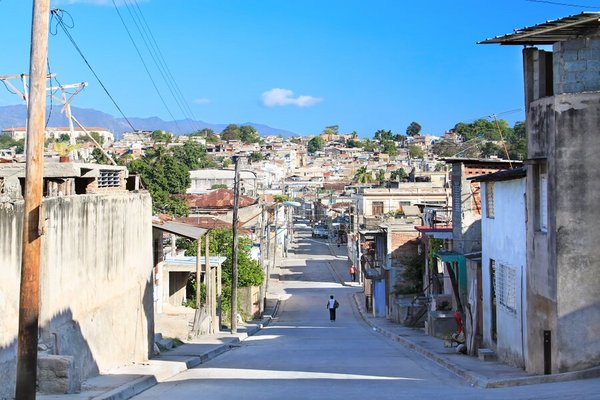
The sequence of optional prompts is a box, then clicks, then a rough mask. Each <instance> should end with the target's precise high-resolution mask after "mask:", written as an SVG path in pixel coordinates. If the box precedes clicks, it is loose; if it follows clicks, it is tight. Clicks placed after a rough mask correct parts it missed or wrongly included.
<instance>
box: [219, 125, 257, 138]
mask: <svg viewBox="0 0 600 400" xmlns="http://www.w3.org/2000/svg"><path fill="white" fill-rule="evenodd" d="M221 139H223V140H241V141H242V142H244V143H258V142H260V135H259V134H258V132H257V131H256V129H255V128H254V127H253V126H250V125H242V126H237V125H236V124H229V125H227V126H226V127H225V129H223V132H221Z"/></svg>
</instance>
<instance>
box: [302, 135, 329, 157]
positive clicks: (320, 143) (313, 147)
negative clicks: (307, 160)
mask: <svg viewBox="0 0 600 400" xmlns="http://www.w3.org/2000/svg"><path fill="white" fill-rule="evenodd" d="M323 147H325V141H324V140H323V138H322V137H321V136H315V137H314V138H312V139H310V140H309V141H308V145H307V146H306V150H307V151H308V152H309V153H310V154H314V153H316V152H317V151H320V150H323Z"/></svg>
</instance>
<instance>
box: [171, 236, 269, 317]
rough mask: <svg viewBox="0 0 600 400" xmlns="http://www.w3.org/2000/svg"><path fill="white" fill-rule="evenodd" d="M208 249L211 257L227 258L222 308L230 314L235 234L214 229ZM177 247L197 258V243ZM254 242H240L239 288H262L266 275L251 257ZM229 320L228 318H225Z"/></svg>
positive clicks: (181, 243)
mask: <svg viewBox="0 0 600 400" xmlns="http://www.w3.org/2000/svg"><path fill="white" fill-rule="evenodd" d="M208 243H209V245H208V247H209V252H210V254H211V255H214V256H222V257H226V259H225V261H224V262H223V265H222V267H223V268H222V272H223V275H222V281H221V282H222V284H223V295H222V303H221V304H222V306H223V311H224V312H225V314H229V311H230V307H229V305H230V304H231V275H232V270H233V268H232V265H233V264H232V259H233V257H232V255H233V233H232V231H231V229H213V230H211V231H209V239H208ZM177 246H178V247H180V248H185V249H186V251H185V255H186V256H197V249H198V247H197V242H196V241H193V242H192V241H189V240H186V241H178V242H177ZM251 247H252V240H250V238H248V237H245V236H241V237H239V241H238V287H248V286H260V285H262V283H263V281H264V279H265V275H264V272H263V269H262V268H261V266H260V265H259V263H258V261H256V260H253V259H252V258H251V257H250V248H251ZM229 315H231V314H229ZM224 320H227V318H224Z"/></svg>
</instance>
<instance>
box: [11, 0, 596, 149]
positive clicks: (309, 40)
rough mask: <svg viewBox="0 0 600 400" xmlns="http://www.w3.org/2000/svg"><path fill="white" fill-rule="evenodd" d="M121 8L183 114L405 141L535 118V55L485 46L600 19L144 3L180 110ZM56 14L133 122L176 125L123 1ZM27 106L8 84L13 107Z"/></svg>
mask: <svg viewBox="0 0 600 400" xmlns="http://www.w3.org/2000/svg"><path fill="white" fill-rule="evenodd" d="M580 3H581V2H580ZM583 3H585V4H587V5H588V6H596V5H598V6H600V0H599V1H598V4H592V3H587V2H583ZM117 4H120V6H119V11H120V12H121V13H122V15H123V17H124V19H125V20H126V23H127V25H128V27H129V29H130V30H131V32H132V34H133V35H134V37H135V38H136V39H137V40H136V42H137V43H138V46H139V47H140V51H141V52H142V54H144V55H145V59H146V62H147V64H148V68H149V69H150V71H151V72H152V75H153V77H154V79H155V81H156V84H157V86H158V87H159V90H160V92H161V94H162V96H163V98H164V100H165V102H166V104H167V106H168V108H169V109H170V111H171V114H173V116H174V117H175V118H176V119H183V118H185V113H187V114H188V115H189V114H191V115H193V116H194V117H196V118H197V119H200V120H203V121H206V122H210V123H244V122H256V123H263V124H267V125H270V126H272V127H277V128H281V129H286V130H290V131H293V132H296V133H299V134H306V135H309V134H318V133H320V132H321V131H322V129H323V128H324V127H325V126H328V125H339V126H340V130H341V131H342V132H350V131H357V132H358V133H359V134H360V135H361V136H362V137H371V136H372V135H373V133H374V132H375V131H376V130H378V129H389V130H392V131H393V132H395V133H404V132H405V131H406V127H407V126H408V125H409V124H410V122H411V121H417V122H419V123H420V124H421V125H422V127H423V131H422V133H425V134H434V135H440V134H442V133H443V132H444V131H445V130H447V129H450V128H452V127H453V126H454V125H455V124H456V123H457V122H460V121H464V122H469V121H472V120H474V119H476V118H479V117H485V116H488V115H490V114H494V113H496V114H499V113H502V112H505V111H509V110H515V109H521V111H519V112H514V113H510V114H506V115H505V118H506V119H508V120H509V121H510V122H511V124H512V123H513V122H514V121H515V120H521V119H523V118H524V113H523V111H522V109H523V87H522V67H521V48H520V47H518V46H499V45H477V44H476V42H477V41H480V40H483V39H485V38H489V37H492V36H496V35H500V34H505V33H508V32H511V31H512V30H513V29H514V28H522V27H524V26H531V25H535V24H538V23H541V22H543V21H546V20H550V19H557V18H561V17H563V16H567V15H571V14H577V13H580V12H582V11H591V10H590V9H585V8H582V7H570V6H562V5H555V4H549V3H547V2H532V1H526V0H505V1H483V0H472V1H471V0H468V1H413V2H405V1H402V0H369V1H365V0H253V1H249V0H212V1H207V0H145V1H140V0H137V4H138V6H139V8H140V9H141V10H142V12H143V16H144V18H145V20H146V21H147V23H148V25H149V26H150V28H151V30H152V35H153V36H154V37H155V39H156V41H157V43H158V45H159V47H160V50H161V52H162V55H163V56H164V59H165V60H166V63H167V64H168V67H169V69H170V71H171V73H172V75H173V76H174V78H175V81H176V82H177V85H178V87H179V89H180V90H181V93H182V95H183V96H182V97H183V98H184V99H185V102H186V105H180V106H178V103H176V101H175V100H174V99H173V97H172V96H171V93H170V92H169V90H168V87H167V86H166V84H165V83H164V81H163V79H162V77H161V75H160V74H159V72H158V71H157V68H156V66H155V65H154V63H153V62H152V59H151V58H150V56H148V54H147V50H146V48H145V47H144V44H143V41H142V40H141V39H140V38H139V34H138V33H137V31H136V28H135V24H134V21H133V20H132V19H131V17H130V14H129V10H135V8H133V7H135V4H134V0H119V1H118V2H117ZM127 4H129V6H130V7H132V8H130V9H128V8H127V7H126V5H127ZM52 7H53V8H61V9H64V10H66V11H68V12H69V14H70V16H71V17H72V19H73V21H74V27H73V28H72V29H70V33H71V35H72V36H73V38H74V39H75V41H76V42H77V44H78V45H79V47H80V48H81V50H82V51H83V53H84V54H85V56H86V57H87V59H88V61H89V62H90V64H91V65H92V67H93V68H94V69H95V71H96V72H97V74H98V75H99V76H100V78H101V79H102V81H103V82H104V84H105V85H106V87H107V88H108V90H109V91H110V92H111V94H112V95H113V97H114V98H115V99H116V101H117V103H118V104H119V106H120V107H121V108H122V109H123V111H124V112H125V114H126V115H127V116H134V117H148V116H159V117H161V118H163V119H165V120H170V119H172V118H171V116H170V114H169V112H168V111H167V110H166V109H165V106H164V105H163V104H162V102H161V100H160V98H159V96H158V95H157V94H156V91H155V89H154V88H153V86H152V83H151V81H150V79H149V78H148V75H147V74H146V72H145V70H144V67H143V65H142V63H141V61H140V59H139V57H138V56H137V54H136V51H135V49H134V47H133V45H132V43H131V41H130V39H129V37H128V36H127V32H126V30H125V28H124V27H123V25H122V23H121V21H120V19H119V16H118V14H117V11H116V10H115V7H114V6H113V4H112V0H86V1H84V0H61V1H54V0H53V2H52ZM31 8H32V2H31V1H23V0H0V19H1V22H0V34H1V36H2V37H3V41H2V42H3V46H2V57H1V58H0V75H8V74H16V73H22V72H27V71H28V69H29V59H28V57H29V43H30V34H31V33H30V29H31ZM599 9H600V7H599ZM52 30H53V32H52V33H55V34H54V35H50V50H49V61H50V67H51V70H52V72H55V73H57V78H58V79H59V80H60V82H61V83H63V84H65V83H74V82H81V81H87V82H89V84H90V86H89V87H87V88H86V89H85V90H84V91H83V92H82V93H81V94H79V95H78V96H77V97H76V99H75V101H74V105H76V106H78V107H86V108H94V109H97V110H100V111H104V112H107V113H109V114H112V115H115V116H117V115H118V111H117V110H116V109H115V107H114V105H113V104H112V103H111V102H110V100H109V99H108V97H107V96H106V94H105V93H104V92H103V90H102V89H101V87H100V85H99V84H98V83H97V82H96V80H95V78H94V77H93V75H92V74H91V73H90V71H89V70H88V69H87V67H86V66H85V64H84V62H83V61H82V59H81V58H80V57H79V55H78V54H77V53H76V51H75V49H74V48H73V46H72V45H71V43H70V42H69V41H68V39H67V37H66V36H65V34H64V33H63V32H62V31H61V30H60V29H58V32H56V31H57V29H56V26H54V27H53V28H52ZM18 103H19V101H18V99H17V97H16V96H15V95H12V94H10V93H9V92H8V91H6V90H4V89H3V88H2V87H0V105H8V104H18ZM187 107H189V110H191V112H190V111H188V108H187ZM182 110H184V111H182Z"/></svg>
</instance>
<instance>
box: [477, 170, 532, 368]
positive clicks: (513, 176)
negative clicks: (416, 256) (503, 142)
mask: <svg viewBox="0 0 600 400" xmlns="http://www.w3.org/2000/svg"><path fill="white" fill-rule="evenodd" d="M525 174H526V170H525V168H524V167H521V168H516V169H511V170H506V171H501V172H497V173H494V174H490V175H485V176H482V177H479V178H475V179H474V180H475V181H477V182H480V183H481V198H482V207H481V209H482V218H481V240H482V250H481V270H480V272H479V274H478V275H479V278H480V279H479V280H477V279H474V278H478V276H477V275H476V274H469V282H468V284H467V285H468V291H469V296H468V301H467V303H468V311H469V312H468V314H469V319H470V324H471V326H472V327H473V329H472V332H470V334H472V335H474V336H476V337H477V338H473V340H474V341H473V344H474V345H476V346H477V348H479V347H480V346H479V345H477V343H476V342H475V339H477V342H479V337H482V339H483V340H482V342H483V343H482V345H483V347H485V348H489V349H491V350H493V351H494V352H495V353H496V354H497V356H498V358H499V359H500V360H501V361H504V362H506V363H508V364H511V365H514V366H517V367H520V368H524V367H525V355H526V353H527V337H526V332H527V318H526V316H525V313H526V311H527V306H528V304H527V297H526V295H525V290H524V289H525V288H526V287H527V279H526V277H527V240H526V229H525V228H526V215H525V212H526V210H525V198H526V196H525V191H526V187H527V183H526V180H525ZM479 299H481V300H482V301H481V302H480V301H478V300H479Z"/></svg>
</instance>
